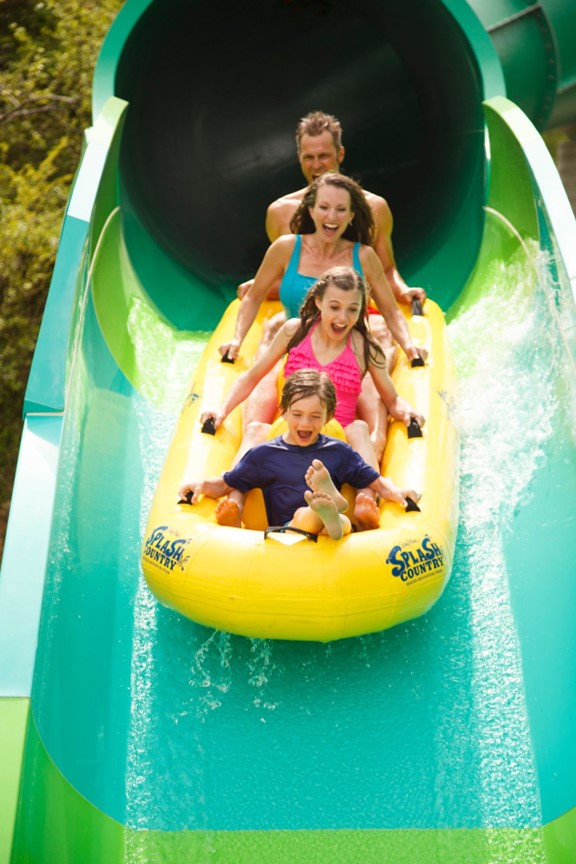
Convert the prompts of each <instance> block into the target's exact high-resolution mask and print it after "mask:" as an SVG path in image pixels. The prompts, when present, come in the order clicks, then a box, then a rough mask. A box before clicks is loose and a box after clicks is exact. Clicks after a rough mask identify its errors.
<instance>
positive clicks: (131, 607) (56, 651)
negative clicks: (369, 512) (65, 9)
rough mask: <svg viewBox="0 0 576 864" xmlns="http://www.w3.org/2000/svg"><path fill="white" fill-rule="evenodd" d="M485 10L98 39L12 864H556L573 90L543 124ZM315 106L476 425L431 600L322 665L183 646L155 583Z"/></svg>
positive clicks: (567, 609) (38, 421)
mask: <svg viewBox="0 0 576 864" xmlns="http://www.w3.org/2000/svg"><path fill="white" fill-rule="evenodd" d="M539 5H540V6H541V7H542V8H544V9H545V8H546V6H548V7H549V8H548V10H547V13H546V14H547V17H546V21H547V22H548V24H549V25H550V27H553V26H557V27H558V26H559V23H558V20H557V19H555V18H554V15H553V14H552V13H553V12H554V9H553V8H552V7H553V6H554V4H552V3H550V4H539ZM557 6H558V4H556V6H555V7H554V8H557ZM472 7H473V4H472V3H471V4H470V5H469V4H467V3H465V2H464V0H461V2H460V0H443V2H441V0H403V2H402V3H400V2H398V3H396V2H394V3H388V4H383V3H373V2H359V0H356V2H354V3H353V4H352V3H346V2H336V0H334V2H332V0H329V2H323V0H322V2H320V0H310V2H303V3H299V4H296V3H291V2H283V0H282V2H280V0H278V2H269V0H266V2H265V0H255V4H253V5H246V4H242V5H240V4H237V3H235V2H232V0H226V2H225V3H224V5H223V6H222V5H221V4H217V7H216V5H215V4H212V3H209V2H193V3H190V2H186V3H185V2H177V0H156V2H145V0H134V2H130V0H129V2H127V3H126V5H125V6H124V8H123V10H122V12H121V13H120V15H119V16H118V19H117V21H116V22H115V24H114V25H113V27H112V29H111V31H110V34H109V36H108V38H107V40H106V41H105V43H104V46H103V48H102V53H101V56H100V61H99V64H98V68H97V71H96V76H95V82H94V105H95V122H94V126H93V127H92V128H91V129H90V130H88V131H87V133H86V146H85V149H84V153H83V157H82V161H81V164H80V166H79V170H78V173H77V176H76V178H75V182H74V187H73V190H72V193H71V196H70V200H69V203H68V208H67V213H66V217H65V220H64V224H63V229H62V235H61V239H60V246H59V253H58V259H57V263H56V268H55V271H54V276H53V280H52V286H51V290H50V295H49V299H48V303H47V306H46V313H45V317H44V322H43V326H42V330H41V334H40V337H39V341H38V347H37V351H36V354H35V358H34V363H33V367H32V371H31V375H30V381H29V386H28V390H27V394H26V404H25V420H24V431H23V436H22V446H21V453H20V459H19V463H18V470H17V477H16V483H15V488H14V496H13V503H12V508H11V516H10V523H9V530H8V535H7V539H6V547H5V555H4V561H3V568H2V574H1V578H0V657H1V662H0V670H1V672H0V718H1V725H0V729H1V730H2V732H1V735H0V759H1V763H2V769H3V774H2V776H3V782H2V784H1V788H0V864H32V862H34V864H37V862H43V864H44V862H48V864H52V862H54V864H67V862H70V864H77V862H82V864H100V862H106V864H115V862H134V864H136V862H138V864H140V862H151V864H156V862H163V861H166V862H170V864H179V862H182V864H188V862H195V864H196V862H199V864H201V862H217V864H229V862H230V864H232V862H234V864H257V862H274V864H293V862H306V864H328V862H330V864H334V862H338V864H356V862H357V864H371V862H378V864H380V862H384V861H390V862H393V864H422V862H426V864H436V862H437V864H446V862H455V864H461V862H466V864H489V862H498V864H516V862H523V864H524V862H525V864H540V862H541V864H568V862H574V861H576V851H575V850H576V788H575V786H574V781H573V778H574V776H575V774H576V736H574V733H573V729H574V720H575V718H576V687H575V686H574V685H575V679H576V631H575V628H574V624H573V622H574V611H573V610H574V608H576V586H575V583H574V579H573V572H574V566H573V561H574V560H575V558H576V533H575V532H574V516H573V490H574V488H575V486H576V452H575V446H574V444H575V420H576V411H575V404H576V403H575V382H576V375H575V371H576V369H575V360H576V304H575V293H576V292H575V289H576V224H575V222H574V217H573V215H572V212H571V210H570V206H569V203H568V201H567V198H566V195H565V193H564V191H563V189H562V186H561V183H560V179H559V177H558V175H557V173H556V170H555V168H554V165H553V162H552V160H551V158H550V156H549V154H548V152H547V150H546V147H545V145H544V143H543V141H542V139H541V137H540V134H539V132H538V131H537V128H536V126H542V125H543V124H544V123H545V122H546V118H548V119H549V118H551V117H553V116H554V112H556V113H557V114H558V112H560V111H561V112H563V113H562V116H565V115H566V116H567V115H568V114H569V113H570V111H571V108H570V103H569V95H568V91H569V86H568V84H569V82H568V80H567V77H569V73H570V70H569V66H568V65H567V63H564V64H563V66H562V75H563V76H564V77H562V78H561V80H560V77H558V76H557V77H558V85H559V87H560V85H561V88H562V94H563V95H561V96H557V94H553V95H552V96H551V97H550V98H551V99H552V103H553V104H549V102H550V100H548V101H546V100H547V92H548V91H547V92H546V93H544V92H543V95H542V99H541V100H540V102H539V103H538V106H536V105H535V106H534V110H532V108H531V107H530V105H529V104H528V103H527V104H526V105H523V108H524V109H527V110H528V113H529V114H530V117H529V116H527V114H526V113H525V111H523V110H521V108H520V107H518V104H516V103H517V102H518V103H520V102H521V101H522V98H524V96H525V97H526V99H529V96H530V94H529V93H526V94H521V93H518V94H515V101H514V102H513V101H510V99H508V98H506V87H507V86H508V87H509V82H510V81H511V82H514V80H515V77H514V72H513V68H512V69H511V67H510V65H507V62H506V58H505V56H504V52H503V49H502V45H501V44H500V43H501V42H502V37H501V36H500V35H496V34H500V33H501V31H502V29H503V28H501V27H500V26H499V22H501V21H502V20H504V19H510V18H511V17H512V13H511V12H510V10H509V9H508V7H507V5H506V4H504V3H502V4H501V5H500V7H498V8H497V4H494V8H493V9H492V10H488V9H487V6H485V8H484V13H485V14H486V16H487V18H486V20H484V18H482V20H480V18H479V17H476V14H475V12H474V11H473V8H472ZM520 7H522V9H524V8H525V4H524V5H522V4H517V8H516V13H515V14H517V15H518V19H517V20H518V22H519V23H518V26H522V27H524V26H525V25H526V20H527V17H528V16H529V15H530V14H531V13H530V12H525V13H524V12H523V14H522V15H520V14H519V12H520V11H521V9H520ZM526 8H527V7H526ZM477 12H478V15H479V16H480V14H481V12H480V10H477ZM488 13H489V14H488ZM256 21H257V22H258V25H257V26H255V25H254V22H256ZM565 21H566V19H564V23H565ZM568 23H569V24H570V26H571V27H572V29H574V28H575V25H576V14H575V15H573V17H572V18H570V19H568ZM497 25H498V26H497ZM216 30H217V32H218V39H215V38H214V33H215V32H216ZM491 30H492V31H493V32H491ZM538 32H540V33H542V32H543V29H542V27H540V28H538ZM274 34H281V35H279V36H278V35H277V38H276V39H273V36H274ZM561 36H562V38H560V39H559V40H557V45H558V46H559V47H558V50H559V51H561V50H565V51H567V53H568V54H569V53H570V52H569V50H568V49H570V48H571V43H570V42H569V37H568V36H567V35H566V33H565V32H564V30H562V33H561ZM300 37H301V42H300V41H298V42H297V40H298V39H299V38H300ZM514 38H516V37H514ZM534 40H535V36H534ZM504 41H507V40H506V39H504ZM512 41H514V40H512ZM520 41H521V42H522V44H525V41H524V40H520ZM296 44H297V45H298V47H297V49H296V47H295V46H296ZM326 44H330V45H331V46H332V47H333V51H331V52H330V56H329V57H326V55H325V49H324V47H323V46H325V45H326ZM536 45H537V43H536V41H534V47H533V48H532V51H533V54H534V56H535V57H539V54H538V50H539V49H537V47H536ZM542 50H544V49H542ZM546 50H549V49H548V48H547V49H546ZM509 53H510V57H511V60H510V62H512V60H513V58H514V56H515V55H514V52H513V51H512V50H510V52H509ZM524 56H525V57H526V56H527V55H524ZM144 61H145V62H144ZM311 64H312V68H316V69H317V73H318V75H317V78H314V77H313V78H311V77H310V76H311V73H310V69H311ZM560 66H561V64H560V62H559V63H558V68H560ZM532 71H533V70H532ZM534 74H536V73H534ZM505 82H506V83H505ZM456 83H458V87H456V86H455V84H456ZM527 86H530V87H532V83H530V84H527ZM547 86H548V85H547ZM509 89H510V87H509ZM544 89H545V88H544ZM359 94H360V96H359ZM312 101H313V102H314V104H310V103H311V102H312ZM558 102H561V103H562V104H561V107H560V108H559V107H558ZM543 106H544V107H543ZM312 108H321V109H322V110H326V111H330V112H333V113H334V114H336V115H337V116H338V117H339V118H340V119H341V120H342V124H343V127H344V137H345V141H344V143H345V146H346V148H347V155H346V161H345V166H344V167H345V169H346V170H349V171H350V173H353V174H354V176H357V177H359V179H360V180H361V181H362V183H363V185H364V186H365V187H366V188H368V189H370V190H372V191H375V192H379V193H380V194H385V195H386V197H387V198H388V200H389V201H390V203H391V207H392V210H393V213H394V216H395V229H394V240H395V250H396V255H397V258H398V261H399V268H400V271H401V272H402V273H403V275H405V277H406V279H407V281H408V282H409V283H411V284H421V285H423V286H424V287H425V288H426V290H427V292H428V293H429V295H430V296H431V297H432V298H433V299H435V300H436V301H437V302H439V303H440V304H441V305H442V307H443V308H444V310H445V311H446V315H447V320H448V332H449V335H450V338H451V342H452V345H453V350H454V355H455V359H456V364H457V369H458V376H459V382H460V406H459V416H458V422H459V425H460V429H461V439H462V460H461V462H462V464H461V477H460V478H459V481H460V485H461V515H460V524H459V533H458V540H457V548H456V558H455V564H454V570H453V575H452V578H451V581H450V583H449V585H448V587H447V589H446V591H445V592H444V594H443V596H442V598H441V599H440V601H439V602H438V604H437V605H436V606H435V607H434V608H433V609H432V610H431V611H430V612H429V613H428V614H427V615H426V616H424V617H423V618H421V619H418V620H416V621H412V622H409V623H408V624H404V625H400V626H398V627H395V628H393V629H391V630H388V631H385V632H383V633H379V634H372V635H369V636H365V637H360V638H358V639H349V640H342V641H339V642H335V643H329V644H327V645H321V644H315V643H314V644H312V643H289V642H282V641H276V642H275V641H261V640H250V639H244V638H242V637H237V636H232V635H230V634H227V633H223V632H215V631H212V630H209V629H206V628H203V627H200V626H198V625H196V624H194V623H193V622H191V621H189V620H187V619H184V618H182V617H181V616H179V615H178V614H177V613H175V612H173V611H171V610H168V609H166V608H164V607H162V606H160V605H159V604H158V603H157V601H156V600H155V599H154V597H152V596H151V594H150V592H149V591H148V589H147V588H146V586H145V584H144V581H143V577H142V573H141V571H140V546H141V541H142V536H143V531H144V527H145V524H146V518H147V513H148V508H149V506H150V503H151V499H152V495H153V492H154V488H155V484H156V481H157V478H158V475H159V472H160V469H161V466H162V462H163V459H164V456H165V453H166V450H167V447H168V445H169V442H170V438H171V434H172V431H173V429H174V424H175V422H176V420H177V418H178V414H179V410H180V407H181V404H182V400H183V398H184V396H185V394H186V388H187V385H188V382H189V379H190V377H191V375H192V372H193V369H194V366H195V364H196V362H197V360H198V358H199V356H200V354H201V352H202V350H203V347H204V345H205V344H206V340H207V336H208V334H209V332H210V330H211V329H212V328H213V327H214V325H215V324H216V322H217V321H218V319H219V317H220V314H221V312H222V311H223V309H224V308H225V306H226V305H227V303H228V302H229V300H230V299H231V297H232V296H233V295H234V291H235V286H236V284H237V283H238V282H239V281H240V280H241V279H242V278H245V277H247V276H250V275H251V274H252V273H253V270H254V267H255V265H256V264H257V262H258V260H259V257H260V256H261V254H262V250H263V249H265V247H266V239H265V237H264V234H263V227H262V223H263V218H264V212H265V208H266V204H267V203H268V202H269V201H271V200H273V199H274V198H275V197H277V196H278V195H279V194H281V192H283V191H284V192H285V191H287V190H289V189H295V188H299V187H300V186H301V185H302V181H301V178H300V177H299V174H298V166H297V163H296V160H295V154H294V143H293V129H294V126H295V123H296V120H297V119H298V117H300V116H302V115H303V114H305V113H306V112H307V111H309V110H311V109H312ZM574 113H576V112H574ZM391 117H394V118H395V119H394V121H393V126H394V128H393V129H391V128H390V126H391V122H392V121H391V120H390V118H391ZM534 124H536V125H534ZM228 240H229V241H230V242H228ZM455 482H457V478H455ZM31 489H33V490H34V493H33V494H31V492H30V490H31Z"/></svg>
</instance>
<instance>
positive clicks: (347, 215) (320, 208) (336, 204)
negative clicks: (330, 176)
mask: <svg viewBox="0 0 576 864" xmlns="http://www.w3.org/2000/svg"><path fill="white" fill-rule="evenodd" d="M310 216H311V217H312V221H313V222H314V226H315V228H316V233H317V234H319V236H320V237H322V238H323V239H325V240H337V239H338V238H339V237H341V236H342V234H343V233H344V231H345V230H346V228H347V227H348V225H349V224H350V222H351V220H352V219H353V218H354V213H353V212H352V208H351V202H350V193H349V192H347V191H346V189H340V188H338V187H337V186H329V185H328V184H327V185H325V186H320V187H319V189H318V191H317V193H316V201H315V203H314V204H313V206H312V207H311V208H310Z"/></svg>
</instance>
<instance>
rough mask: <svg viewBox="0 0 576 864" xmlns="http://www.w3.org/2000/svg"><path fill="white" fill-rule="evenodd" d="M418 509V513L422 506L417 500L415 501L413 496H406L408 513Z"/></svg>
mask: <svg viewBox="0 0 576 864" xmlns="http://www.w3.org/2000/svg"><path fill="white" fill-rule="evenodd" d="M416 510H417V511H418V513H420V507H419V506H418V504H417V503H416V501H414V499H413V498H406V507H405V511H406V513H411V512H412V511H414V512H415V511H416Z"/></svg>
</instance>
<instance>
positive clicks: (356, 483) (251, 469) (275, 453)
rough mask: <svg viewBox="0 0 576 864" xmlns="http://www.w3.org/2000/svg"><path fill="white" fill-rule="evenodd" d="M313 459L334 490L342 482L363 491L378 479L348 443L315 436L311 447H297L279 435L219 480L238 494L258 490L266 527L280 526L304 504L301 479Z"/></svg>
mask: <svg viewBox="0 0 576 864" xmlns="http://www.w3.org/2000/svg"><path fill="white" fill-rule="evenodd" d="M313 459H320V460H321V461H322V462H323V463H324V465H325V466H326V468H327V469H328V471H329V472H330V476H331V477H332V480H333V482H334V485H335V486H336V488H337V489H338V490H340V489H341V488H342V486H343V485H344V483H349V484H350V486H353V487H354V488H355V489H363V488H364V487H365V486H369V485H370V483H373V482H374V480H376V479H377V478H378V476H379V475H378V472H377V471H375V470H374V468H372V467H371V466H370V465H368V463H367V462H365V461H364V460H363V459H362V457H361V456H360V455H359V454H358V453H357V452H356V451H355V450H353V449H352V447H350V445H349V444H346V442H345V441H340V440H339V439H338V438H330V437H328V436H327V435H319V436H318V439H317V441H316V442H315V443H314V444H311V445H310V446H309V447H300V446H299V445H297V444H287V443H286V441H284V439H283V438H282V436H281V435H279V436H278V437H277V438H273V439H272V440H271V441H266V442H264V444H259V445H258V446H257V447H253V448H252V450H249V451H248V452H247V453H246V454H245V455H244V456H243V457H242V459H241V460H240V462H238V464H237V465H235V466H234V468H232V470H231V471H226V473H225V474H223V475H222V477H223V479H224V481H225V482H226V483H227V484H228V485H229V486H232V488H233V489H239V490H240V492H248V490H249V489H255V488H257V487H258V488H260V489H262V493H263V495H264V503H265V505H266V516H267V518H268V524H269V525H284V524H285V523H286V522H289V521H290V520H291V519H292V517H293V516H294V513H295V512H296V510H297V509H298V507H303V506H305V504H306V501H305V499H304V492H306V490H307V489H309V486H308V485H307V484H306V480H305V479H304V476H305V474H306V471H307V470H308V468H309V467H310V465H311V464H312V460H313Z"/></svg>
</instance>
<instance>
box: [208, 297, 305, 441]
mask: <svg viewBox="0 0 576 864" xmlns="http://www.w3.org/2000/svg"><path fill="white" fill-rule="evenodd" d="M242 302H244V301H242ZM299 324H300V319H299V318H291V319H290V321H286V323H285V324H283V325H282V327H281V328H280V330H279V331H278V332H277V334H276V336H275V337H274V339H273V340H272V342H271V343H270V345H269V346H268V348H267V349H266V350H265V351H264V352H263V353H262V354H261V356H260V357H259V359H258V360H257V361H256V363H254V365H253V366H251V367H250V369H247V370H246V372H243V373H242V375H240V376H239V377H238V378H237V379H236V381H235V382H234V384H233V385H232V387H231V388H230V390H229V391H228V393H227V395H226V398H225V399H224V401H223V402H222V405H221V406H220V408H219V409H218V410H217V411H211V410H207V411H204V412H203V413H202V416H201V417H200V422H201V423H205V422H206V420H208V419H209V418H212V419H213V420H214V426H215V428H216V429H217V428H218V426H220V425H221V424H222V423H223V422H224V420H225V419H226V417H227V416H228V414H230V412H231V411H233V410H234V408H236V406H237V405H240V403H241V402H243V401H244V399H246V398H247V397H248V396H249V395H250V393H251V392H252V390H253V389H254V387H255V386H256V384H258V382H259V381H261V380H262V378H264V376H265V375H267V374H268V372H270V371H271V370H272V369H273V368H274V366H275V365H276V363H277V362H278V360H280V358H281V357H283V356H284V354H285V353H286V349H287V347H288V343H289V342H290V339H291V338H292V336H293V335H294V333H295V332H296V329H297V328H298V326H299Z"/></svg>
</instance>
